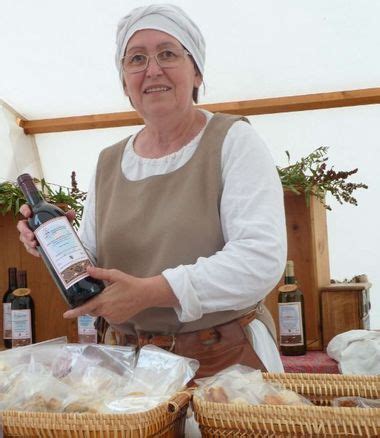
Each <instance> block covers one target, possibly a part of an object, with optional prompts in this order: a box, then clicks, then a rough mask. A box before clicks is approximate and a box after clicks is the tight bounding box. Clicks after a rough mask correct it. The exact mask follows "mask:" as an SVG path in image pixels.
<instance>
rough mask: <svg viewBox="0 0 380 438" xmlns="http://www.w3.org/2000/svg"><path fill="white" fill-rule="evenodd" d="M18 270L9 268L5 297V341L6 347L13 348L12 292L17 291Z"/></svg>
mask: <svg viewBox="0 0 380 438" xmlns="http://www.w3.org/2000/svg"><path fill="white" fill-rule="evenodd" d="M16 275H17V269H16V268H13V267H12V268H8V290H7V291H6V292H5V294H4V296H3V339H4V347H5V348H12V314H11V303H12V299H13V294H12V292H13V291H14V290H15V289H17V277H16Z"/></svg>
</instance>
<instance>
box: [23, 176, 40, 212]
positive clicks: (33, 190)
mask: <svg viewBox="0 0 380 438" xmlns="http://www.w3.org/2000/svg"><path fill="white" fill-rule="evenodd" d="M17 182H18V185H19V187H20V189H21V191H22V193H23V194H24V196H25V199H26V201H27V203H28V204H29V205H31V206H32V207H33V206H34V205H37V204H38V203H40V202H41V201H43V200H44V199H43V197H42V195H41V194H40V192H39V191H38V189H37V187H36V185H35V184H34V181H33V179H32V177H31V176H30V175H29V174H27V173H25V174H23V175H20V176H19V177H18V178H17Z"/></svg>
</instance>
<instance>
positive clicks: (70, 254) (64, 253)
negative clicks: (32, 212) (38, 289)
mask: <svg viewBox="0 0 380 438" xmlns="http://www.w3.org/2000/svg"><path fill="white" fill-rule="evenodd" d="M34 234H35V235H36V237H37V240H38V242H39V244H40V245H41V247H42V249H43V250H44V252H45V254H46V256H47V257H48V259H49V261H50V263H51V265H52V267H53V269H54V270H55V272H56V273H57V275H58V277H59V278H60V279H61V281H62V283H63V285H64V287H65V288H66V289H69V288H70V287H71V286H72V285H74V284H75V283H77V282H78V281H79V280H81V279H82V278H86V277H88V276H89V275H88V274H87V271H86V268H87V266H89V265H92V263H91V261H90V259H89V257H88V255H87V253H86V250H85V249H84V247H83V245H82V243H81V241H80V240H79V238H78V236H77V235H76V233H75V231H74V230H73V228H72V227H71V225H70V223H69V221H68V219H67V218H66V217H65V216H61V217H56V218H54V219H50V220H49V221H47V222H44V223H43V224H42V225H40V226H39V227H38V228H37V229H36V230H35V231H34Z"/></svg>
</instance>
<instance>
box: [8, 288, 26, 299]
mask: <svg viewBox="0 0 380 438" xmlns="http://www.w3.org/2000/svg"><path fill="white" fill-rule="evenodd" d="M12 293H13V295H14V296H16V297H25V296H26V295H30V289H29V288H27V287H19V288H18V289H15V290H14V291H13V292H12Z"/></svg>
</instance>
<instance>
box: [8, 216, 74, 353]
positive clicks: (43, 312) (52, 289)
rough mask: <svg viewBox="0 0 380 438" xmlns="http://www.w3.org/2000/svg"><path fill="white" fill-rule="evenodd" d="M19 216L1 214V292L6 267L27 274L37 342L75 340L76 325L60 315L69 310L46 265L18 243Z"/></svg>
mask: <svg viewBox="0 0 380 438" xmlns="http://www.w3.org/2000/svg"><path fill="white" fill-rule="evenodd" d="M18 220H19V217H15V216H14V215H13V214H10V213H9V214H6V215H5V216H3V215H1V214H0V248H1V251H0V291H1V293H2V294H4V292H5V290H6V289H7V288H8V267H10V266H16V267H17V268H18V269H24V270H26V271H27V275H28V287H30V289H31V290H32V297H33V300H34V303H35V314H36V318H35V320H36V325H35V328H36V334H35V335H36V342H40V341H44V340H47V339H52V338H56V337H59V336H68V338H69V341H70V342H75V341H76V340H77V328H76V327H77V322H76V319H75V320H65V319H63V317H62V314H63V313H64V312H65V311H66V310H67V309H68V306H67V304H66V303H65V302H64V300H63V298H62V297H61V295H60V293H59V291H58V289H57V287H56V286H55V284H54V282H53V280H52V279H51V277H50V274H49V273H48V271H47V268H46V267H45V264H44V263H43V261H42V260H41V259H40V258H36V257H33V256H31V255H30V254H28V253H27V252H26V250H25V248H24V246H23V245H22V244H21V242H20V241H19V233H18V231H17V229H16V224H17V221H18ZM2 319H3V312H0V327H1V329H0V333H1V336H0V344H1V345H2V344H3V320H2Z"/></svg>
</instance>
